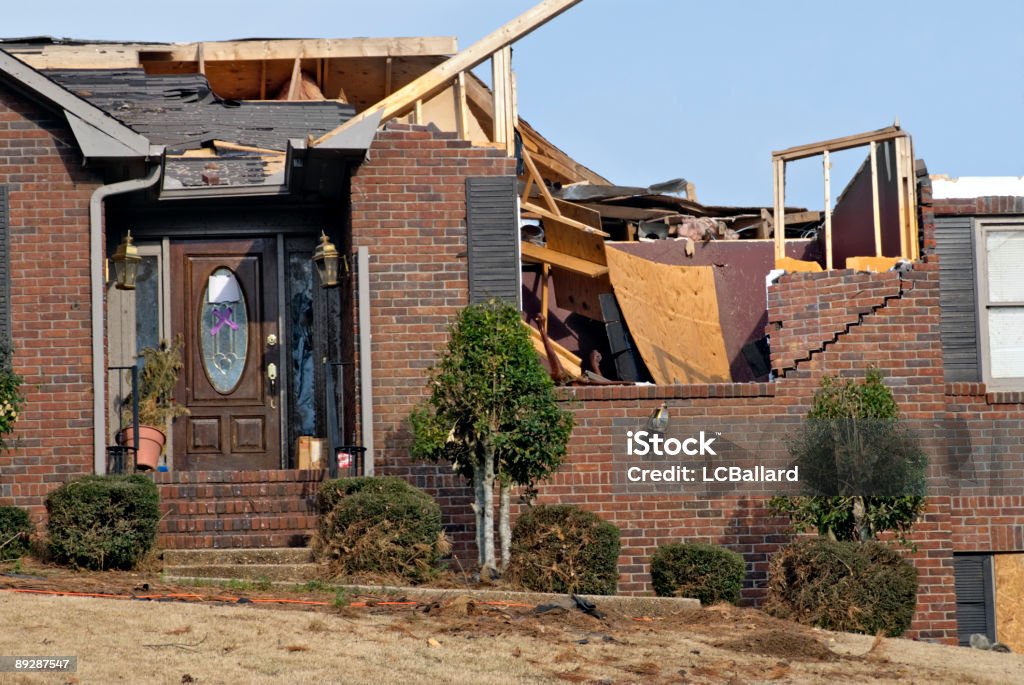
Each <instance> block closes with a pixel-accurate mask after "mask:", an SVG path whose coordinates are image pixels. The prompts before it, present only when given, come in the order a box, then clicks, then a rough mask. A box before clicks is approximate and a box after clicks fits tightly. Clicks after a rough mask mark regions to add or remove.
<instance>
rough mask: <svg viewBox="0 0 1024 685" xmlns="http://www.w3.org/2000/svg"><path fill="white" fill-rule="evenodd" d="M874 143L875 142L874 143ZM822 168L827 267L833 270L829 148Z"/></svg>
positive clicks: (830, 161)
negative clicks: (823, 176)
mask: <svg viewBox="0 0 1024 685" xmlns="http://www.w3.org/2000/svg"><path fill="white" fill-rule="evenodd" d="M872 144H874V143H872ZM823 155H824V156H823V160H822V163H821V164H822V170H823V171H824V174H825V269H826V270H827V271H831V270H832V160H831V159H830V158H829V152H828V150H825V152H824V153H823Z"/></svg>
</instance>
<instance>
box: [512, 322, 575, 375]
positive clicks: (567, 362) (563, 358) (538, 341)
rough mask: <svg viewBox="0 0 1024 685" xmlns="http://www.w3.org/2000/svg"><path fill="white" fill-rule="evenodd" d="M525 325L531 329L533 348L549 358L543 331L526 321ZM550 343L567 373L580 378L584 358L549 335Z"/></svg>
mask: <svg viewBox="0 0 1024 685" xmlns="http://www.w3.org/2000/svg"><path fill="white" fill-rule="evenodd" d="M523 325H524V326H526V328H527V329H529V331H530V342H532V343H533V349H535V350H537V353H538V354H540V355H541V356H542V357H544V358H545V359H547V358H548V352H547V349H545V347H544V337H543V336H542V335H541V332H540V331H538V330H537V329H536V328H534V327H533V326H531V325H530V324H528V323H526V322H525V321H523ZM548 345H550V346H551V349H552V350H554V352H555V355H556V356H557V357H558V361H559V363H560V364H561V365H562V369H564V370H565V372H566V373H568V374H569V375H570V376H572V377H573V378H579V377H580V376H582V375H583V360H582V359H580V358H579V357H577V356H576V355H575V354H573V353H572V352H570V351H569V350H567V349H565V348H564V347H563V346H561V345H559V344H558V343H556V342H555V341H554V340H552V339H551V338H550V337H548Z"/></svg>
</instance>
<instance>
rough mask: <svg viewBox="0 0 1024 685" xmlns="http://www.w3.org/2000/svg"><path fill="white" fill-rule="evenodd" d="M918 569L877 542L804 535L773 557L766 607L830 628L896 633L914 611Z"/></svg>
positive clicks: (774, 612) (779, 614) (905, 627)
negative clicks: (858, 541)
mask: <svg viewBox="0 0 1024 685" xmlns="http://www.w3.org/2000/svg"><path fill="white" fill-rule="evenodd" d="M916 598H917V569H915V568H914V566H913V565H912V564H910V562H908V561H906V560H905V559H903V557H901V556H900V555H899V553H898V552H897V551H896V550H895V549H893V548H891V547H889V546H886V545H884V544H882V543H878V542H867V543H857V542H836V541H834V540H829V539H827V538H813V539H808V540H800V541H798V542H795V543H793V544H792V545H790V546H789V547H786V548H785V549H783V550H781V551H780V552H778V553H777V554H776V555H775V556H774V557H772V561H771V564H770V565H769V571H768V603H767V605H766V607H765V608H766V609H767V611H768V612H769V613H771V614H773V615H775V616H778V617H779V618H785V619H790V620H793V621H797V622H799V623H803V624H806V625H815V626H819V627H821V628H826V629H829V630H842V631H848V632H854V633H866V634H868V635H876V634H878V633H879V632H883V633H885V634H886V635H889V636H891V637H896V636H898V635H901V634H902V633H903V632H904V631H905V630H906V629H907V628H908V627H909V626H910V621H911V619H912V618H913V616H914V605H915V603H916Z"/></svg>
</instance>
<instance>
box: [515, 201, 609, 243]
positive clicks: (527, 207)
mask: <svg viewBox="0 0 1024 685" xmlns="http://www.w3.org/2000/svg"><path fill="white" fill-rule="evenodd" d="M522 210H523V213H524V214H525V213H532V214H536V215H537V216H538V217H540V218H541V219H551V220H554V221H561V222H562V223H564V224H566V225H567V226H572V227H573V228H576V229H579V230H581V231H584V232H586V233H591V234H593V235H596V236H601V237H602V238H608V237H610V236H609V235H608V234H607V233H605V232H604V231H601V230H598V229H596V228H594V227H593V226H587V225H586V224H585V223H583V222H581V221H576V220H575V219H570V218H569V217H567V216H562V215H561V214H556V213H555V212H551V211H548V210H547V209H544V208H543V207H541V206H539V205H535V204H533V203H532V202H524V203H523V207H522Z"/></svg>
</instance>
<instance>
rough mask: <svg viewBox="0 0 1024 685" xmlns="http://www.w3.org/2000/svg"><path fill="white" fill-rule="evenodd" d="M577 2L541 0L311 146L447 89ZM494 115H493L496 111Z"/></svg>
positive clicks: (573, 0) (406, 107) (395, 112)
mask: <svg viewBox="0 0 1024 685" xmlns="http://www.w3.org/2000/svg"><path fill="white" fill-rule="evenodd" d="M580 2H581V0H544V2H542V3H540V4H539V5H537V6H535V7H533V8H531V9H529V10H527V11H526V12H524V13H523V14H521V15H520V16H518V17H516V18H515V19H513V20H512V21H510V22H508V23H507V24H505V25H504V26H502V27H501V28H499V29H498V30H496V31H493V32H492V33H490V34H488V35H487V36H485V37H484V38H481V39H480V40H479V41H477V42H476V43H474V44H473V45H471V46H469V47H468V48H466V49H465V50H463V51H462V52H459V53H458V54H456V55H455V56H453V57H452V58H451V59H448V60H446V61H444V62H442V63H441V64H439V65H437V66H436V67H434V68H433V69H431V70H430V71H428V72H427V73H426V74H424V75H423V76H421V77H419V78H418V79H416V80H415V81H413V82H412V83H410V84H408V85H406V86H405V87H403V88H400V89H399V90H397V91H396V92H394V93H392V94H391V95H389V96H388V97H386V98H384V99H383V100H381V101H380V102H378V103H377V104H375V105H373V106H372V107H370V108H368V109H366V110H364V111H362V112H360V113H359V114H357V115H356V116H355V117H353V118H352V119H350V120H349V121H347V122H346V123H345V124H343V125H341V126H339V127H337V128H335V129H334V130H332V131H329V132H327V133H325V134H324V135H322V136H320V137H319V138H317V139H316V140H315V141H313V146H314V147H315V146H317V145H320V144H321V143H323V142H324V141H325V140H327V139H328V138H331V137H332V136H335V135H337V134H338V133H339V132H340V131H341V130H342V129H345V128H348V127H352V126H356V125H358V124H359V123H360V122H361V121H363V120H364V119H366V118H367V117H369V116H372V115H375V114H377V113H378V112H379V113H380V115H381V121H386V120H388V119H390V118H391V117H393V116H395V115H396V114H400V113H401V112H402V111H404V110H406V109H408V108H409V107H410V106H411V105H412V104H413V103H414V102H415V101H416V100H419V99H424V98H429V97H431V96H433V95H436V94H437V93H438V92H440V91H442V90H444V89H445V88H447V87H448V84H450V83H451V81H452V79H454V78H455V77H456V76H457V75H458V74H459V73H460V72H464V71H466V70H468V69H472V68H474V67H476V66H478V65H480V64H482V63H483V62H484V61H485V60H487V59H488V58H489V57H490V56H491V55H493V54H494V53H495V52H497V51H498V50H501V49H502V48H504V47H506V46H508V45H511V44H512V43H514V42H516V41H517V40H519V39H520V38H522V37H523V36H526V35H529V34H530V33H532V32H533V31H535V30H536V29H538V28H540V27H541V26H543V25H544V24H546V23H547V22H549V21H551V20H552V19H554V18H555V17H557V16H558V15H560V14H562V13H563V12H565V11H566V10H568V9H569V8H570V7H573V6H574V5H577V4H579V3H580ZM495 114H496V115H497V113H495Z"/></svg>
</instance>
